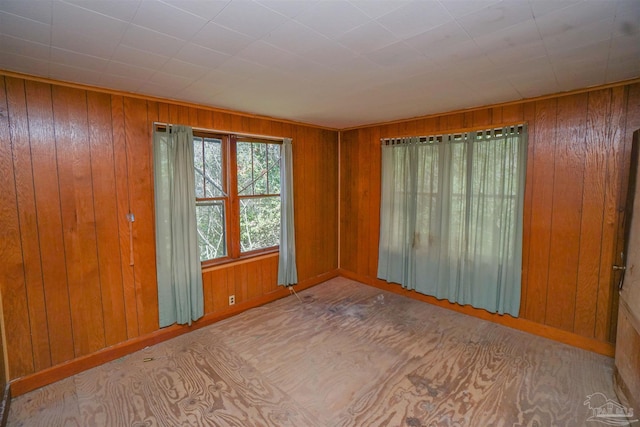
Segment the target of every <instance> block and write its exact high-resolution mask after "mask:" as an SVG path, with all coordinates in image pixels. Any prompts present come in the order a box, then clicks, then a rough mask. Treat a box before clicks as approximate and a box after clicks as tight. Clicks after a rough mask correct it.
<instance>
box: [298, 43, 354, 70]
mask: <svg viewBox="0 0 640 427" xmlns="http://www.w3.org/2000/svg"><path fill="white" fill-rule="evenodd" d="M356 56H357V55H356V54H355V53H354V52H352V51H350V50H349V49H347V48H346V47H344V46H342V45H341V44H339V43H337V42H336V43H334V44H331V45H329V46H323V47H314V48H312V49H309V50H308V51H307V52H305V53H304V54H302V57H303V58H305V59H307V60H309V61H313V62H317V63H319V64H322V65H325V66H327V67H330V68H332V67H339V68H342V67H343V66H344V64H348V63H350V62H351V61H352V60H353V58H355V57H356Z"/></svg>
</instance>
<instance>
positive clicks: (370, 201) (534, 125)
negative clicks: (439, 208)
mask: <svg viewBox="0 0 640 427" xmlns="http://www.w3.org/2000/svg"><path fill="white" fill-rule="evenodd" d="M639 107H640V84H633V85H626V86H617V87H613V88H606V89H600V90H593V91H589V92H584V93H579V94H572V95H565V96H557V97H552V98H547V99H542V100H538V101H530V102H522V103H515V104H509V105H507V106H502V107H496V108H484V109H477V110H474V111H469V112H461V113H452V114H443V115H440V116H432V117H429V118H424V119H417V120H411V121H405V122H401V123H394V124H386V125H380V126H370V127H363V128H360V129H353V130H349V131H346V132H343V134H342V137H341V149H340V161H341V166H340V173H341V179H340V185H341V186H340V191H341V198H340V203H341V208H340V233H341V234H340V245H341V246H340V250H341V251H340V254H341V255H340V267H341V269H342V270H345V271H347V272H350V273H352V277H355V278H360V279H361V280H364V281H368V282H370V283H373V282H376V280H377V279H376V273H377V258H378V241H379V227H380V222H379V221H380V215H379V212H380V138H385V137H395V136H409V135H429V134H434V133H441V132H446V131H455V130H462V129H471V128H486V127H491V126H495V125H502V124H513V123H520V122H526V123H528V125H529V147H528V163H527V177H526V195H525V213H524V242H523V266H522V269H523V282H522V302H521V309H520V317H522V318H524V319H527V320H530V321H533V322H536V323H537V324H540V325H546V326H550V327H553V328H556V329H559V330H561V331H567V332H570V333H573V334H576V335H578V336H580V337H586V338H590V339H594V340H598V341H603V342H612V341H613V340H614V336H615V317H614V315H615V313H616V311H617V289H616V287H615V284H614V280H613V275H612V265H613V264H614V263H615V261H616V259H614V258H615V257H616V255H615V254H614V252H615V251H616V250H615V247H616V243H617V242H616V238H617V235H616V232H617V230H618V220H619V212H620V209H623V208H624V206H623V205H621V203H624V195H623V196H622V197H620V196H621V193H623V192H624V191H625V179H626V175H625V173H626V172H625V171H628V150H629V148H630V142H631V135H632V132H633V131H634V130H635V129H637V128H640V114H639ZM627 174H628V173H627Z"/></svg>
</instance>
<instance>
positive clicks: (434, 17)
mask: <svg viewBox="0 0 640 427" xmlns="http://www.w3.org/2000/svg"><path fill="white" fill-rule="evenodd" d="M377 21H378V22H379V23H380V24H382V26H384V27H385V28H386V29H387V30H389V31H391V32H392V33H393V34H395V35H396V36H398V37H399V38H401V39H409V38H411V37H415V36H417V35H418V34H421V33H424V32H426V31H428V30H430V29H431V28H435V27H438V26H440V25H442V24H445V23H447V22H451V21H452V18H451V15H450V14H449V12H447V10H446V9H445V8H444V7H442V5H441V4H440V3H439V2H438V1H436V0H422V1H415V2H412V3H408V4H406V5H405V6H402V7H400V8H399V9H396V10H394V11H393V12H391V13H389V14H387V15H384V16H382V17H380V18H378V19H377Z"/></svg>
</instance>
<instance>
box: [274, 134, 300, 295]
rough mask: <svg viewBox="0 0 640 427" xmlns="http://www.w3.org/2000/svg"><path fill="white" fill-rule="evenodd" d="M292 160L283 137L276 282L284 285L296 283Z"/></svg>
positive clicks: (289, 147)
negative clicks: (278, 254) (278, 253)
mask: <svg viewBox="0 0 640 427" xmlns="http://www.w3.org/2000/svg"><path fill="white" fill-rule="evenodd" d="M292 162H293V150H292V147H291V139H290V138H285V139H284V140H283V141H282V145H281V146H280V256H279V258H278V284H279V285H284V286H290V285H294V284H296V283H298V270H297V269H296V236H295V227H294V219H293V163H292Z"/></svg>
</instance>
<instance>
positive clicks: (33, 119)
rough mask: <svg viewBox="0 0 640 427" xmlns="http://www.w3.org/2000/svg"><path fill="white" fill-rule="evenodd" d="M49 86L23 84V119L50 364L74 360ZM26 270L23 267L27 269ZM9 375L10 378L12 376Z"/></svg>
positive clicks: (30, 83)
mask: <svg viewBox="0 0 640 427" xmlns="http://www.w3.org/2000/svg"><path fill="white" fill-rule="evenodd" d="M51 90H52V88H51V86H50V85H47V84H44V83H38V82H32V81H27V82H26V95H27V116H28V118H29V140H30V143H31V145H30V149H31V163H32V168H33V182H34V189H35V199H36V215H37V218H38V237H39V243H40V252H41V257H40V262H41V266H42V274H43V279H44V293H45V301H46V312H47V324H48V325H49V339H50V345H51V362H52V364H54V365H56V364H58V363H62V362H64V361H67V360H70V359H72V358H73V357H74V348H75V346H74V343H73V333H72V329H71V307H70V303H69V289H68V282H67V270H66V260H65V245H64V238H63V227H62V213H61V210H60V189H59V182H58V164H57V156H56V148H57V147H56V143H55V132H54V117H53V107H52V99H51ZM29 267H30V266H25V268H26V269H28V268H29ZM12 375H13V374H12Z"/></svg>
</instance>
